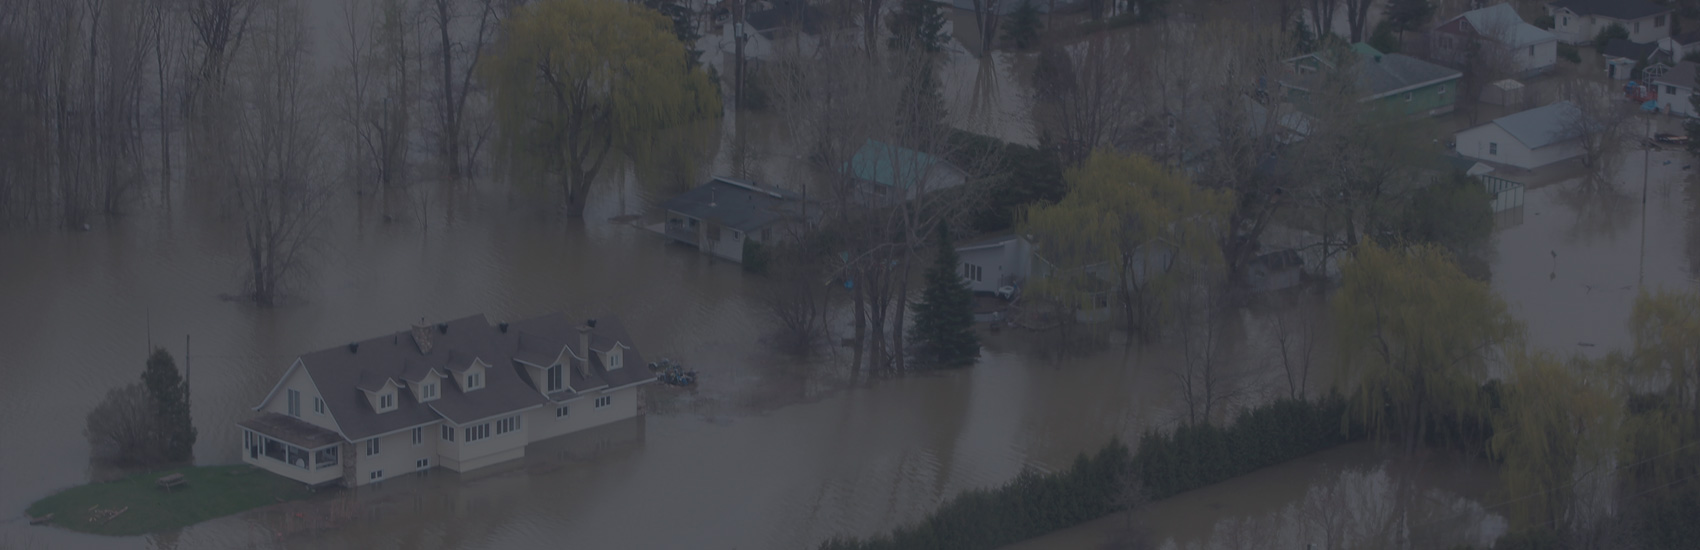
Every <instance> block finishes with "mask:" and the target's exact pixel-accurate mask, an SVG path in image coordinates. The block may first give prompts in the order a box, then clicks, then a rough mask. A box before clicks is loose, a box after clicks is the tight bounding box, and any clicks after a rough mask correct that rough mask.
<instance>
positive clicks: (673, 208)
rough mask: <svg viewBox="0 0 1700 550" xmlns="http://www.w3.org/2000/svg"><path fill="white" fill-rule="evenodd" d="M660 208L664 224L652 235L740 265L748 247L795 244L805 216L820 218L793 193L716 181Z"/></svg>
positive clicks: (748, 183) (721, 179) (805, 223)
mask: <svg viewBox="0 0 1700 550" xmlns="http://www.w3.org/2000/svg"><path fill="white" fill-rule="evenodd" d="M660 208H661V209H662V210H663V211H664V212H665V213H666V218H667V219H666V221H664V222H662V223H660V224H656V225H652V226H650V227H649V229H650V230H651V231H655V232H657V233H660V234H662V235H664V236H666V237H668V238H670V239H673V240H674V241H677V242H680V243H684V244H688V245H691V246H695V247H697V249H698V250H701V251H702V252H703V253H705V254H712V255H714V256H716V257H719V258H724V259H727V260H731V261H734V262H740V263H742V262H743V261H744V251H745V250H746V249H748V248H749V247H751V246H755V245H764V244H769V243H774V242H777V241H779V240H781V239H789V238H794V237H796V236H797V235H800V234H801V232H802V231H803V230H805V229H806V228H807V226H808V223H809V222H808V216H810V215H814V216H818V215H819V214H818V212H813V213H812V212H809V210H810V209H809V208H808V207H807V206H806V205H804V201H803V197H802V196H801V195H799V194H797V193H794V192H791V191H787V190H785V189H780V188H777V187H763V186H760V185H757V184H756V183H755V182H752V181H745V180H739V179H733V178H727V177H719V176H716V177H715V178H714V179H711V180H709V181H708V183H704V184H702V185H699V186H697V187H695V188H693V189H691V190H690V191H686V192H684V193H683V194H680V195H679V196H677V197H673V198H671V199H667V200H666V201H665V202H662V203H661V205H660Z"/></svg>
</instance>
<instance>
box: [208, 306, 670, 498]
mask: <svg viewBox="0 0 1700 550" xmlns="http://www.w3.org/2000/svg"><path fill="white" fill-rule="evenodd" d="M643 365H644V363H643V356H642V355H639V354H638V351H637V349H636V348H635V347H633V344H632V339H631V336H629V335H628V334H627V333H626V331H625V328H624V327H623V326H621V324H620V322H619V320H618V319H614V318H604V319H602V320H601V322H600V323H598V322H597V320H594V319H593V320H589V321H586V322H584V323H582V324H575V323H573V322H571V321H568V320H567V317H566V316H565V315H562V314H559V313H555V314H551V315H545V316H542V317H538V318H535V319H528V320H524V321H519V322H516V323H512V324H509V323H501V324H498V325H495V326H491V325H490V324H489V322H487V321H486V320H485V319H484V316H483V315H482V314H480V315H474V316H471V317H465V318H461V319H456V320H453V321H449V322H446V323H440V324H437V325H435V326H429V325H427V326H415V327H413V328H412V329H411V330H406V331H400V332H396V333H393V334H388V335H384V336H379V337H377V338H371V339H367V340H362V341H359V342H353V343H350V344H348V345H346V346H337V347H334V348H330V349H326V350H320V351H316V352H312V353H308V354H306V355H302V356H300V357H299V358H297V359H296V360H295V362H294V363H292V364H291V365H290V366H289V369H288V370H287V371H285V372H284V373H283V377H282V378H280V379H279V380H278V381H277V384H276V385H275V386H273V387H272V390H271V392H270V393H268V394H266V396H265V398H264V399H262V400H260V404H259V405H258V406H256V407H254V410H256V411H261V412H262V413H263V414H261V415H260V416H258V417H255V418H251V419H248V420H244V421H241V422H238V423H237V425H238V426H240V427H241V428H242V460H243V461H244V462H247V463H249V464H253V465H255V466H258V467H260V468H264V469H266V470H268V471H271V472H274V473H276V474H278V475H282V476H284V477H287V478H290V479H293V480H296V481H300V482H302V483H306V484H308V485H315V486H316V485H330V484H336V483H341V484H343V485H346V486H349V487H355V486H360V485H365V484H368V483H373V482H377V481H382V480H383V479H385V478H386V477H393V476H396V475H400V474H404V473H408V472H415V471H421V470H426V469H430V468H435V467H438V466H441V467H444V468H448V469H450V470H454V471H457V472H465V471H468V470H475V469H478V468H482V467H485V466H489V465H492V464H496V463H499V462H505V461H508V460H513V459H516V458H520V457H523V456H525V447H526V445H527V444H528V443H531V442H534V441H539V440H543V439H548V438H551V437H556V436H560V435H564V434H568V433H572V432H576V431H579V430H583V429H586V428H590V427H594V426H599V425H603V424H607V423H610V422H614V421H617V420H623V419H627V418H632V417H634V416H637V415H639V414H641V413H642V410H643V408H642V406H641V403H640V400H641V398H642V397H641V396H642V394H641V393H640V389H641V387H642V386H643V385H644V384H646V383H649V382H654V381H655V377H654V376H652V375H651V374H650V373H649V371H648V370H647V369H645V368H644V366H643Z"/></svg>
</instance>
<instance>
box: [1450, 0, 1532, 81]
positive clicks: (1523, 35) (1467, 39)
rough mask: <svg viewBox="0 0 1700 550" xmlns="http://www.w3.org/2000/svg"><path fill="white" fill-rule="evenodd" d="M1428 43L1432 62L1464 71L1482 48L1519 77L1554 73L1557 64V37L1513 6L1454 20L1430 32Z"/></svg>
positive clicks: (1476, 11)
mask: <svg viewBox="0 0 1700 550" xmlns="http://www.w3.org/2000/svg"><path fill="white" fill-rule="evenodd" d="M1428 39H1429V44H1430V48H1429V51H1430V52H1431V56H1432V58H1433V59H1434V60H1435V61H1439V62H1441V63H1445V64H1447V65H1450V66H1453V67H1460V68H1461V67H1464V66H1465V65H1467V64H1468V63H1469V62H1470V55H1471V54H1472V52H1479V51H1481V50H1480V49H1479V48H1483V47H1486V48H1493V50H1492V52H1493V53H1494V54H1495V55H1498V56H1501V57H1503V58H1505V59H1507V60H1509V61H1510V62H1511V64H1512V66H1513V67H1514V68H1515V69H1516V72H1517V74H1518V76H1524V77H1526V76H1531V75H1536V74H1542V73H1545V72H1548V71H1551V70H1552V67H1553V65H1554V64H1556V63H1557V62H1558V37H1557V36H1555V35H1553V34H1552V33H1551V32H1548V31H1547V30H1545V29H1542V28H1540V27H1536V26H1534V25H1530V24H1529V23H1528V22H1527V21H1524V20H1523V18H1522V17H1521V16H1519V15H1517V10H1515V9H1512V8H1511V5H1510V4H1495V5H1492V6H1488V7H1485V8H1481V9H1474V10H1470V11H1467V12H1464V13H1460V14H1458V15H1455V16H1452V18H1451V19H1447V20H1446V21H1445V22H1442V23H1441V24H1439V25H1437V26H1435V28H1434V30H1432V31H1429V33H1428Z"/></svg>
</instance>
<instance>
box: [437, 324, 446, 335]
mask: <svg viewBox="0 0 1700 550" xmlns="http://www.w3.org/2000/svg"><path fill="white" fill-rule="evenodd" d="M437 332H441V333H443V334H448V333H449V324H448V323H437Z"/></svg>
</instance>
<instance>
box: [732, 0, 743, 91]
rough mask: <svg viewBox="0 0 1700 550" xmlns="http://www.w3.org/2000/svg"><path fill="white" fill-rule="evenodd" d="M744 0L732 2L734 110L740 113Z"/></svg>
mask: <svg viewBox="0 0 1700 550" xmlns="http://www.w3.org/2000/svg"><path fill="white" fill-rule="evenodd" d="M744 40H745V37H744V0H737V1H736V2H733V4H732V41H733V47H734V48H735V49H736V50H737V52H736V55H737V56H738V59H737V61H736V63H737V67H735V68H734V69H733V71H734V72H736V73H737V74H735V75H733V76H732V80H733V86H734V88H735V89H734V90H733V93H732V112H733V113H738V112H739V111H742V110H743V109H744Z"/></svg>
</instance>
